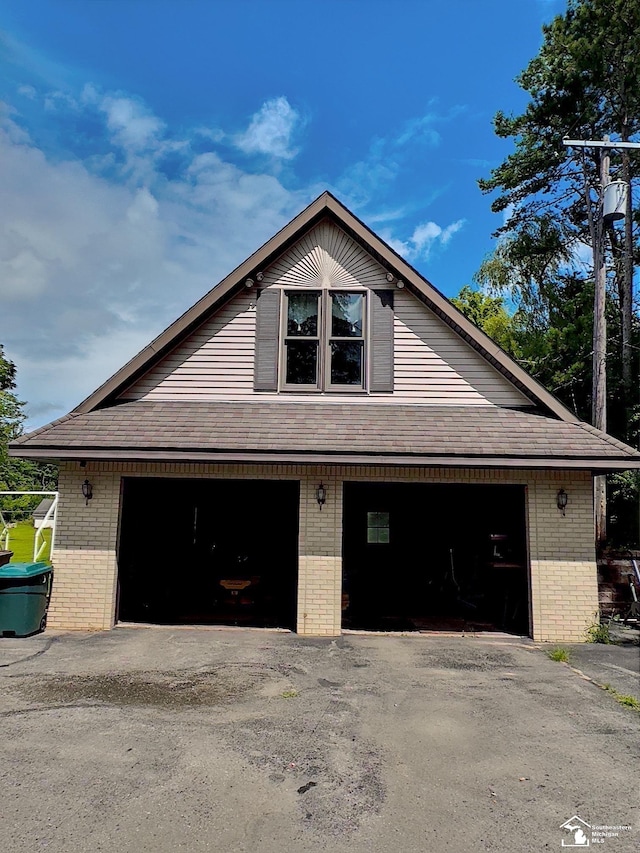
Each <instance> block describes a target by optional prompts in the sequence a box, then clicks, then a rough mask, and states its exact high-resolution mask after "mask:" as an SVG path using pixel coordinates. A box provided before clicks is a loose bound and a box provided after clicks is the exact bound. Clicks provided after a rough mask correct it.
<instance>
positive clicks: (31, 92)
mask: <svg viewBox="0 0 640 853" xmlns="http://www.w3.org/2000/svg"><path fill="white" fill-rule="evenodd" d="M18 94H19V95H22V96H23V97H24V98H29V100H30V101H33V100H34V99H35V98H36V97H37V94H38V93H37V92H36V90H35V89H34V87H33V86H29V85H25V86H18Z"/></svg>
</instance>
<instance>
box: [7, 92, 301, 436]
mask: <svg viewBox="0 0 640 853" xmlns="http://www.w3.org/2000/svg"><path fill="white" fill-rule="evenodd" d="M96 99H97V103H98V105H101V106H102V107H103V109H100V108H98V109H96ZM56 104H57V106H58V108H59V109H60V110H62V109H64V106H63V101H62V100H61V99H56ZM67 108H68V109H69V110H71V106H68V107H67ZM74 109H75V110H76V112H75V113H74V116H75V117H74V121H73V122H72V124H73V126H76V125H77V121H78V120H82V118H83V112H82V111H83V110H86V111H87V114H88V115H89V116H90V119H91V122H92V124H91V127H92V129H93V131H94V132H95V118H96V116H98V117H99V116H102V117H103V126H102V129H103V138H102V140H100V146H98V147H101V150H102V151H104V146H105V144H107V143H110V145H111V148H112V150H113V149H114V148H115V149H117V148H118V147H119V146H126V150H125V157H126V158H127V159H128V160H129V159H130V160H131V161H132V162H135V164H136V170H135V172H134V171H133V170H132V169H121V170H119V169H117V168H114V167H113V165H112V163H113V162H114V161H113V159H110V157H111V158H112V155H111V154H109V155H105V156H103V157H101V158H96V157H95V156H94V155H93V154H88V155H86V156H84V158H80V157H77V156H76V157H73V156H72V155H67V156H66V157H65V159H60V154H59V153H58V154H57V156H56V157H50V156H48V155H47V153H46V152H45V151H44V150H42V149H41V148H40V147H39V146H38V145H37V144H36V142H35V141H34V140H33V139H31V138H30V137H29V135H28V134H27V133H26V132H25V131H24V130H23V129H22V128H21V127H20V126H19V124H18V123H17V120H16V116H15V113H14V114H11V111H10V110H5V115H4V118H2V119H0V198H2V204H1V205H0V314H1V316H2V322H1V332H0V334H1V339H2V343H3V344H4V345H5V350H6V354H7V356H8V357H9V358H12V359H13V360H14V361H15V362H16V364H17V367H18V382H19V393H20V395H21V397H22V399H26V400H28V401H29V403H30V404H31V409H30V410H31V411H32V413H33V414H32V418H33V420H32V425H36V424H37V423H38V422H40V423H41V422H43V421H44V420H50V419H51V418H53V417H56V416H58V415H61V414H63V413H64V412H66V411H68V410H69V409H70V408H72V407H73V406H74V405H76V404H77V403H78V402H79V401H80V400H81V399H82V398H84V397H85V396H87V395H88V394H89V393H91V391H92V390H93V389H94V388H96V387H97V386H98V385H99V384H101V382H103V381H104V380H105V379H106V378H108V376H109V375H110V374H111V373H113V372H114V371H115V370H116V369H118V368H119V367H120V366H122V364H124V363H125V362H126V361H127V360H128V359H129V358H130V357H131V356H132V355H134V354H135V352H136V351H138V350H139V349H140V348H142V347H143V346H144V345H146V343H148V342H149V340H151V339H152V338H153V337H155V335H157V334H158V333H159V332H160V331H162V329H163V328H165V327H166V326H167V325H168V324H169V323H170V322H172V321H173V320H174V319H175V318H176V317H178V316H179V315H180V314H181V313H182V312H183V311H184V310H186V309H187V308H188V307H189V306H190V305H192V304H193V303H194V302H195V301H196V300H197V299H199V298H200V297H201V296H202V295H203V294H204V293H206V292H207V291H208V290H209V289H210V288H211V287H212V286H213V285H214V284H216V282H217V281H219V280H220V279H221V278H222V277H223V276H224V275H226V274H227V273H228V272H229V270H231V269H233V268H234V267H235V266H236V265H237V264H238V263H240V262H241V261H242V260H244V258H245V257H247V255H249V254H250V253H251V252H252V251H254V250H255V248H256V247H257V246H259V245H260V244H261V243H263V242H264V241H265V240H266V239H268V238H269V237H270V236H271V235H272V234H273V233H275V232H276V231H277V230H278V229H279V228H280V227H282V225H283V224H284V223H285V222H286V221H287V220H288V219H290V218H291V217H292V216H293V215H294V214H295V213H297V212H298V211H299V210H300V209H301V208H302V207H303V206H304V205H305V204H306V203H308V201H310V200H311V197H310V194H309V193H307V192H300V193H296V192H292V191H289V190H287V189H285V188H284V187H283V186H282V185H281V184H280V182H279V181H278V180H277V179H276V178H275V177H273V176H272V175H269V174H260V173H258V174H252V173H249V172H246V171H243V170H242V169H240V168H238V167H237V166H235V165H234V164H232V163H229V162H226V161H225V160H223V159H222V158H221V157H219V156H218V155H217V154H213V153H208V154H200V155H195V154H194V153H193V152H192V151H191V149H190V148H189V140H177V141H172V140H167V139H166V138H165V136H163V133H164V126H163V123H162V122H161V121H160V120H159V119H158V118H157V117H155V116H154V115H153V114H151V113H150V111H148V110H147V109H146V107H145V106H144V105H142V104H140V102H138V101H136V100H135V99H128V98H124V97H121V96H120V95H117V96H116V95H109V94H107V95H101V94H99V93H97V94H96V92H95V90H94V92H93V94H91V93H90V97H86V96H85V97H84V99H83V98H82V97H81V98H80V99H78V101H77V103H76V106H75V107H74ZM172 146H173V147H174V148H176V147H178V148H180V150H181V152H182V155H183V160H184V162H182V161H181V165H180V168H179V169H177V170H176V171H175V173H174V172H172V176H171V177H168V176H167V174H165V173H163V172H162V170H161V169H160V167H159V165H158V158H159V155H160V154H161V153H162V152H164V151H166V150H168V149H169V148H171V147H172ZM105 168H106V171H105Z"/></svg>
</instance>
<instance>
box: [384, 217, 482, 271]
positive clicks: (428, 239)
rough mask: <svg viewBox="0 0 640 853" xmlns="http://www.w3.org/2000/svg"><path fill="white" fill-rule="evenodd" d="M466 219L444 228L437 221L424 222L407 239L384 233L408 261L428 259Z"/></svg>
mask: <svg viewBox="0 0 640 853" xmlns="http://www.w3.org/2000/svg"><path fill="white" fill-rule="evenodd" d="M465 222H466V220H465V219H458V220H457V221H456V222H452V223H451V224H450V225H447V226H446V228H442V227H441V226H440V225H438V224H437V223H436V222H422V223H421V224H419V225H417V226H416V227H415V228H414V230H413V234H412V235H411V236H410V237H409V238H407V239H406V240H398V239H397V238H395V237H393V236H392V235H391V234H386V235H384V238H385V239H386V240H387V242H388V243H389V245H390V246H392V247H393V248H394V249H395V250H396V252H397V253H398V254H399V255H402V256H403V257H404V258H406V259H407V260H408V261H417V260H428V259H429V256H430V255H431V252H432V251H433V250H434V249H435V248H444V247H445V246H447V245H448V244H449V242H450V240H451V238H452V237H453V235H454V234H456V233H457V232H458V231H460V229H461V228H462V227H463V226H464V224H465Z"/></svg>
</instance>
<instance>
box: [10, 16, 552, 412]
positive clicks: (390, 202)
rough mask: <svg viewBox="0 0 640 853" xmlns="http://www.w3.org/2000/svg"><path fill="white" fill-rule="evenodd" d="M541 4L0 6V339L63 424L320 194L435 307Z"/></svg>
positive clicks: (458, 280)
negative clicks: (390, 254)
mask: <svg viewBox="0 0 640 853" xmlns="http://www.w3.org/2000/svg"><path fill="white" fill-rule="evenodd" d="M564 9H565V2H564V0H516V1H515V2H514V0H449V2H445V3H443V2H441V0H438V2H435V0H420V1H419V2H415V0H395V2H391V0H322V2H311V0H233V2H231V0H208V2H201V1H200V0H188V2H178V0H106V2H104V1H103V0H91V2H87V0H56V1H55V2H45V0H29V2H27V3H25V2H24V0H20V2H16V0H4V2H3V4H2V8H1V9H0V39H1V41H0V45H1V53H0V62H1V64H2V68H1V71H2V73H1V74H0V101H2V110H1V112H0V199H2V203H1V204H0V343H3V344H4V345H5V350H6V353H7V355H8V356H9V357H10V358H12V359H13V360H14V361H15V362H16V364H17V366H18V377H19V392H20V395H21V397H22V398H23V399H26V400H27V401H28V404H29V409H28V410H29V414H30V424H31V425H38V424H41V423H44V422H46V421H49V420H51V419H52V418H54V417H57V416H59V415H61V414H64V413H65V412H66V411H68V410H69V409H70V408H71V407H73V406H74V405H76V404H77V403H78V402H79V401H80V400H81V399H83V398H84V397H85V396H87V395H88V394H89V393H90V392H91V391H92V390H93V389H94V388H95V387H96V386H97V385H98V384H100V383H101V382H102V381H103V380H104V379H106V378H107V377H108V376H109V375H111V373H113V372H114V371H115V370H116V369H117V368H118V367H120V366H121V365H122V364H123V363H124V362H125V361H127V360H128V359H129V358H130V357H131V356H132V355H134V354H135V352H137V351H138V350H139V349H141V348H142V347H143V346H144V345H145V344H146V343H147V342H148V341H149V340H150V339H151V338H153V337H155V335H156V334H158V333H159V332H160V331H161V330H162V329H163V328H165V327H166V326H167V325H168V324H169V323H170V322H171V321H172V320H174V319H175V318H176V317H177V316H178V315H179V314H181V313H182V312H183V311H184V310H186V308H188V307H189V306H190V305H191V304H192V303H193V302H195V301H196V300H197V299H198V298H199V297H200V296H202V294H203V293H204V292H206V291H207V290H208V289H209V288H210V287H211V286H213V285H214V284H215V283H216V282H217V281H218V280H220V279H221V278H222V277H223V276H224V275H226V274H227V273H228V272H229V271H230V270H231V269H232V268H233V267H235V266H236V265H237V264H238V263H240V262H241V261H242V260H244V258H245V257H247V255H249V254H250V253H251V252H252V251H254V250H255V249H256V248H257V247H258V246H259V245H261V244H262V243H263V242H264V241H265V240H266V239H268V238H269V237H270V236H271V235H272V234H273V233H274V232H275V231H276V230H278V229H279V228H280V227H281V226H282V225H283V224H285V223H286V222H287V221H288V220H289V219H290V218H292V217H293V216H294V215H295V214H296V213H298V212H299V211H300V210H301V209H302V208H303V207H305V206H306V205H307V204H308V203H309V202H310V201H312V200H313V198H315V197H316V196H317V195H318V194H319V193H321V192H322V191H323V190H325V189H329V190H330V191H331V192H333V193H334V194H335V195H337V196H338V198H340V199H341V200H342V201H343V202H344V203H345V204H346V205H347V206H348V207H350V208H351V209H352V210H353V211H354V213H356V214H357V215H358V216H359V217H360V218H361V219H363V220H364V221H365V222H366V223H367V224H368V225H369V226H370V227H371V228H373V229H374V230H375V231H377V232H378V233H379V234H380V235H381V236H382V237H383V238H385V239H386V240H388V241H389V242H390V243H391V244H392V245H393V246H394V248H396V250H398V251H400V252H401V253H402V254H404V255H405V256H406V257H407V259H408V260H410V261H411V263H413V264H414V265H415V266H416V267H417V268H418V269H419V270H420V271H421V272H422V273H423V274H424V275H425V276H426V277H427V278H429V279H430V280H431V281H432V282H433V284H435V285H436V287H438V288H439V289H440V290H441V291H442V292H443V293H445V294H446V295H448V296H452V295H455V294H456V293H457V292H458V291H459V290H460V288H461V287H462V285H464V284H465V283H468V282H470V281H471V278H472V276H473V273H474V272H475V271H476V270H477V268H478V266H479V265H480V263H481V261H482V259H483V257H484V256H485V255H486V254H487V253H488V252H490V251H491V249H492V246H493V240H492V237H491V234H492V232H493V231H494V230H495V229H496V228H497V227H498V226H499V225H500V223H501V219H500V218H499V217H497V216H495V215H493V214H492V213H491V212H490V209H489V206H490V199H489V198H487V197H485V196H483V195H482V194H481V193H480V191H479V190H478V188H477V183H476V181H477V179H478V178H479V177H483V176H486V175H488V173H489V171H490V169H491V168H492V167H493V166H496V165H498V164H499V163H500V162H501V160H502V159H503V158H504V156H505V155H506V154H507V153H508V152H509V150H510V146H509V143H507V142H505V141H502V140H499V139H497V138H496V137H495V136H494V134H493V130H492V125H491V119H492V116H493V115H494V113H495V112H496V110H498V109H502V110H505V111H506V112H510V111H515V112H517V111H520V110H521V109H522V108H523V106H524V104H525V98H524V94H523V93H522V92H521V91H520V90H519V88H518V87H517V85H516V84H515V83H514V82H513V81H514V77H515V76H516V75H517V74H518V72H519V71H521V70H522V69H523V68H524V67H525V66H526V64H527V62H528V61H529V60H530V59H531V58H532V57H533V56H534V55H535V54H536V53H537V51H538V49H539V47H540V44H541V38H542V34H541V26H542V24H543V22H545V21H548V20H550V19H551V18H552V17H553V16H554V15H556V14H559V13H562V12H563V11H564Z"/></svg>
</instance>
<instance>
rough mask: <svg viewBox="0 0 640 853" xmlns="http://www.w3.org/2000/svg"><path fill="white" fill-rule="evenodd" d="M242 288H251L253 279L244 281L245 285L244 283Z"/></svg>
mask: <svg viewBox="0 0 640 853" xmlns="http://www.w3.org/2000/svg"><path fill="white" fill-rule="evenodd" d="M244 286H245V287H253V279H252V278H248V279H246V280H245V283H244Z"/></svg>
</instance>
